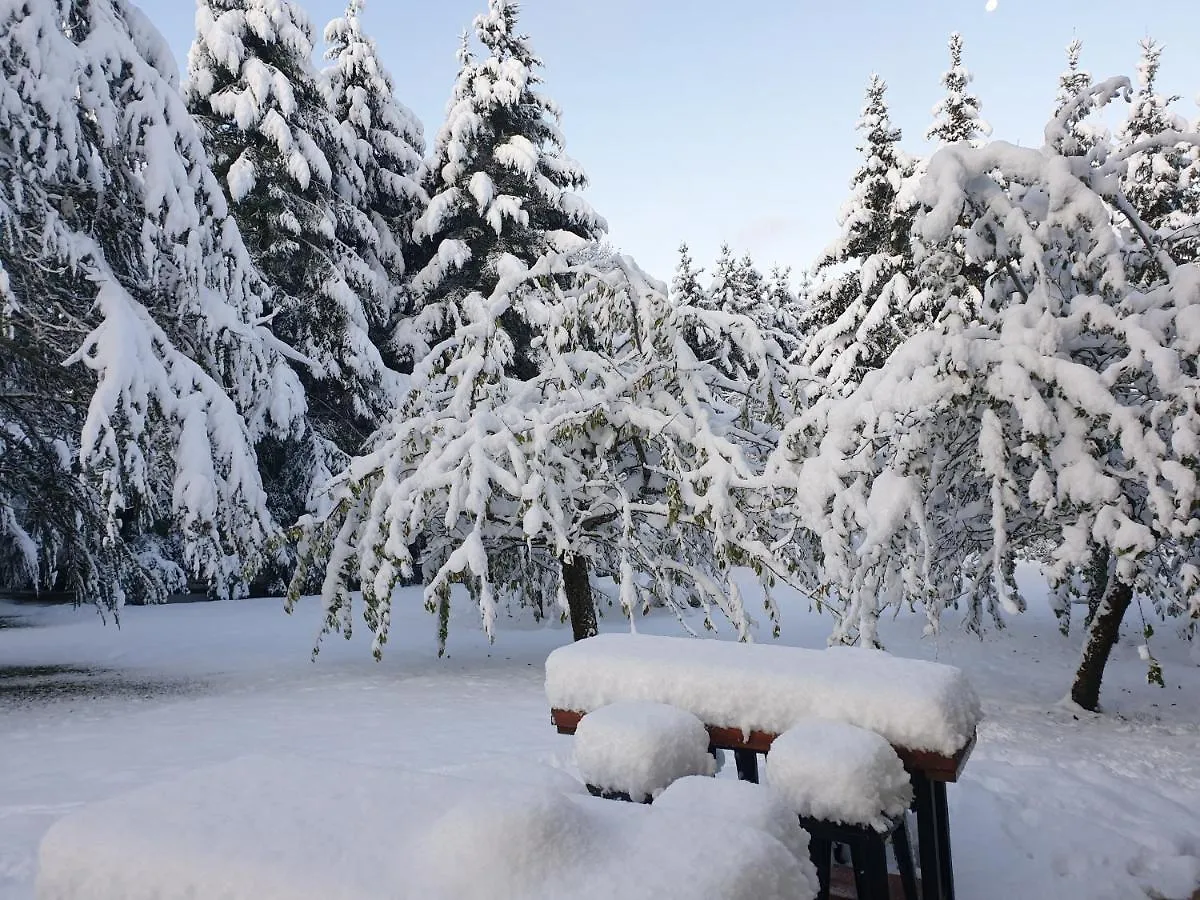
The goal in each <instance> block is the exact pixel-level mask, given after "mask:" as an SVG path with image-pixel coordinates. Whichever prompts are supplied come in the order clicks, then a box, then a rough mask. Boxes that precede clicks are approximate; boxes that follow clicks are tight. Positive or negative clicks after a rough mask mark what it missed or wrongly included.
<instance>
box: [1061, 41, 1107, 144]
mask: <svg viewBox="0 0 1200 900" xmlns="http://www.w3.org/2000/svg"><path fill="white" fill-rule="evenodd" d="M1082 52H1083V41H1081V40H1079V39H1078V38H1076V39H1075V40H1073V41H1071V43H1069V44H1068V45H1067V68H1066V69H1064V70H1063V72H1062V74H1061V75H1059V76H1058V93H1057V94H1056V95H1055V97H1054V115H1055V116H1058V114H1059V113H1061V112H1062V111H1063V110H1064V109H1066V108H1067V106H1068V105H1069V104H1070V103H1071V102H1072V101H1073V100H1074V99H1075V98H1076V97H1078V96H1079V95H1080V93H1082V92H1083V91H1084V90H1086V89H1087V88H1088V87H1090V86H1091V83H1092V76H1091V74H1090V73H1089V72H1088V71H1087V70H1086V69H1082V68H1080V65H1079V56H1080V54H1081V53H1082ZM1080 112H1081V117H1080V118H1079V119H1077V120H1076V121H1072V122H1070V123H1069V127H1067V128H1066V129H1065V130H1064V140H1068V141H1072V142H1074V143H1072V144H1071V145H1070V146H1068V147H1066V148H1064V152H1065V153H1066V154H1067V155H1078V154H1079V153H1080V152H1082V151H1084V150H1087V149H1090V148H1091V147H1093V146H1095V144H1096V142H1097V141H1099V140H1102V139H1103V136H1104V135H1103V129H1102V128H1097V127H1096V126H1093V125H1091V124H1089V123H1087V122H1086V121H1084V120H1083V116H1085V115H1086V114H1087V112H1088V110H1087V109H1083V110H1080Z"/></svg>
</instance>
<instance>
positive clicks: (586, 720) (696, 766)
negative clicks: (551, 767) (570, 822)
mask: <svg viewBox="0 0 1200 900" xmlns="http://www.w3.org/2000/svg"><path fill="white" fill-rule="evenodd" d="M575 765H576V766H577V767H578V768H579V774H580V775H582V776H583V780H584V781H586V782H587V783H588V784H590V785H595V786H596V787H598V788H600V789H601V790H604V791H623V792H624V793H626V794H628V795H629V799H630V800H633V801H634V802H636V803H640V802H642V801H644V800H647V799H649V798H651V797H656V796H657V795H658V794H659V793H660V792H661V791H662V790H663V789H664V788H665V787H666V786H667V785H669V784H670V783H671V782H672V781H675V780H676V779H678V778H683V777H684V776H686V775H712V774H713V773H714V772H715V771H716V766H717V764H716V760H715V759H713V756H712V754H711V753H709V752H708V731H707V729H705V727H704V723H703V722H701V721H700V720H699V719H697V718H696V717H695V716H693V715H692V714H691V713H689V712H684V711H683V710H682V709H676V708H675V707H673V706H668V705H666V704H665V703H640V702H634V703H613V704H611V705H609V706H602V707H600V708H599V709H596V710H593V711H592V712H590V713H588V714H587V715H586V716H584V717H583V718H582V719H581V720H580V721H579V727H578V729H577V730H576V732H575Z"/></svg>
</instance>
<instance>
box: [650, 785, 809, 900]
mask: <svg viewBox="0 0 1200 900" xmlns="http://www.w3.org/2000/svg"><path fill="white" fill-rule="evenodd" d="M654 808H655V809H659V810H663V809H665V810H669V811H671V812H679V813H684V814H686V815H689V816H712V817H714V818H717V819H720V820H722V821H725V822H740V823H741V824H743V825H749V826H750V827H751V828H757V829H758V830H759V831H765V832H766V833H767V834H769V835H771V837H773V838H775V839H776V840H777V841H779V842H780V843H781V844H783V845H784V846H785V847H787V848H788V849H789V850H791V851H792V854H793V855H794V856H795V857H796V859H798V860H800V862H801V865H803V866H804V867H805V869H806V870H808V871H809V872H810V874H811V875H812V878H813V879H814V880H813V889H814V890H816V885H817V882H816V880H815V879H816V877H817V872H816V869H813V868H812V860H811V859H810V858H809V853H808V832H807V831H805V830H804V829H803V828H801V827H800V820H799V819H797V818H796V813H795V812H794V811H793V810H792V808H791V806H789V805H788V804H787V803H786V802H785V801H784V799H783V798H782V797H781V796H780V795H779V794H777V793H776V792H775V791H773V790H771V789H770V788H768V787H766V786H764V785H761V784H755V783H754V782H752V781H738V780H736V779H733V778H701V777H698V776H695V775H689V776H688V777H687V778H680V779H679V780H678V781H676V782H675V783H674V784H672V785H671V786H670V787H668V788H667V789H666V790H665V791H663V792H662V793H661V794H660V795H659V796H658V798H657V799H656V800H655V801H654Z"/></svg>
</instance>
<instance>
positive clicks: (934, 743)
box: [546, 634, 981, 900]
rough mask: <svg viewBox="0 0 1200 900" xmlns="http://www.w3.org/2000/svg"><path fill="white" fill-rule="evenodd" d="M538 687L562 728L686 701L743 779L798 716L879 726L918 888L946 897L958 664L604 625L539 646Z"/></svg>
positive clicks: (965, 710) (933, 899) (956, 756)
mask: <svg viewBox="0 0 1200 900" xmlns="http://www.w3.org/2000/svg"><path fill="white" fill-rule="evenodd" d="M546 694H547V698H548V699H549V701H550V706H551V721H552V723H553V724H554V725H555V726H556V727H557V729H558V731H559V733H561V734H573V733H574V732H575V729H576V727H577V726H578V724H579V720H580V719H581V718H582V717H583V716H584V715H585V714H587V713H588V712H590V711H592V710H594V709H598V708H600V707H602V706H605V705H607V704H610V703H618V702H627V701H637V700H640V701H650V702H658V703H669V704H671V705H672V706H677V707H679V708H680V709H684V710H687V711H688V712H691V713H693V714H694V715H696V716H698V717H699V718H700V719H701V721H703V722H704V723H705V726H706V727H707V729H708V733H709V737H710V739H711V742H712V743H711V746H712V748H713V749H725V750H731V751H733V753H734V758H735V760H736V763H737V769H738V777H739V778H742V779H743V780H747V781H757V780H758V765H757V754H760V753H767V752H768V751H769V750H770V748H771V744H772V742H773V741H774V740H775V738H776V737H777V736H778V735H780V734H781V733H783V732H784V731H786V730H787V729H788V728H789V727H790V726H791V725H793V724H795V723H796V722H799V721H801V720H802V719H804V718H810V717H818V718H825V719H835V720H840V721H843V722H848V723H850V724H852V725H857V726H859V727H861V728H867V729H870V730H872V731H875V732H877V733H878V734H881V735H882V736H883V737H885V738H886V739H887V740H888V742H889V743H891V745H892V746H893V748H894V749H895V750H896V753H897V755H898V756H899V757H900V759H901V760H902V762H903V763H904V766H905V769H906V770H907V771H908V772H909V774H910V775H911V777H912V783H913V791H914V803H913V808H914V811H915V813H916V818H917V833H918V839H919V843H920V861H919V862H920V872H921V883H922V896H923V897H924V898H925V900H954V896H955V894H954V868H953V860H952V855H951V843H950V819H949V809H948V804H947V797H946V785H947V784H949V783H953V782H955V781H957V780H958V778H959V776H960V774H961V773H962V770H963V767H964V766H965V765H966V762H967V759H968V757H969V756H970V754H971V750H972V748H973V747H974V745H975V739H976V726H977V724H978V722H979V720H980V718H981V713H980V706H979V699H978V697H977V696H976V694H975V692H974V690H973V689H972V688H971V685H970V683H969V682H968V681H967V679H966V677H965V676H964V675H963V674H962V672H961V671H959V670H958V669H956V668H954V667H952V666H946V665H941V664H939V663H933V662H927V661H925V660H914V659H905V658H902V657H896V656H892V655H890V654H888V653H884V652H882V651H878V650H869V649H864V648H857V647H831V648H828V649H825V650H805V649H799V648H794V647H783V646H779V645H773V644H741V643H734V642H730V641H719V640H702V639H695V638H689V637H658V636H650V635H638V634H604V635H599V636H596V637H592V638H588V639H587V640H584V641H579V642H577V643H575V644H571V645H569V646H566V647H560V648H559V649H557V650H555V651H554V652H553V653H551V654H550V656H549V658H548V659H547V660H546Z"/></svg>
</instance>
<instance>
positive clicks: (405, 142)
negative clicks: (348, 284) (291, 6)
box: [322, 0, 429, 368]
mask: <svg viewBox="0 0 1200 900" xmlns="http://www.w3.org/2000/svg"><path fill="white" fill-rule="evenodd" d="M364 6H365V0H350V4H349V6H348V7H347V8H346V13H345V15H344V16H342V17H341V18H338V19H334V20H333V21H332V22H330V23H329V24H328V25H327V26H326V28H325V44H326V47H327V49H326V51H325V58H326V59H327V60H329V61H330V65H329V67H328V68H326V69H325V71H324V72H323V73H322V76H323V78H324V81H325V86H326V90H327V91H328V94H329V105H330V109H331V111H332V113H333V116H334V119H336V121H337V123H338V126H339V129H340V135H341V138H342V141H343V143H344V144H345V152H347V153H348V154H349V156H350V158H351V160H352V164H350V165H346V166H341V167H338V168H337V169H336V170H335V172H334V189H335V194H336V196H337V197H338V198H339V199H340V200H342V201H343V202H342V204H340V206H339V209H341V210H343V217H344V219H345V221H344V222H343V223H342V229H341V230H342V233H343V235H344V239H345V240H346V241H347V243H348V244H350V246H352V247H353V248H354V249H355V251H356V252H357V254H358V255H359V256H360V257H361V258H362V259H364V260H365V261H366V262H367V264H368V265H369V266H370V267H371V270H372V272H373V273H374V274H375V278H376V280H377V282H378V283H379V284H381V285H382V296H380V297H378V298H377V299H376V301H375V302H372V303H370V304H368V305H366V307H365V311H366V313H367V318H368V322H369V325H370V334H371V337H372V340H373V343H375V344H376V345H377V346H378V347H379V348H380V350H381V352H383V354H384V356H385V358H387V359H388V360H389V361H391V362H394V363H396V364H399V360H397V359H396V356H397V354H398V353H401V352H403V350H402V348H398V347H395V346H394V341H393V338H394V335H395V332H396V328H397V325H398V324H399V321H400V318H401V317H402V316H404V315H407V314H408V313H410V312H411V302H410V300H409V298H408V297H407V296H406V294H407V288H406V285H405V278H404V276H405V271H406V268H407V267H408V265H409V264H411V263H412V262H413V261H414V255H413V249H414V248H413V247H412V232H413V225H414V223H415V222H416V220H417V219H418V218H419V217H420V216H421V215H422V214H424V212H425V208H426V206H427V205H428V203H429V198H428V197H427V196H426V195H425V191H424V189H423V188H422V187H421V182H422V180H423V179H424V177H425V171H424V163H423V160H422V156H423V155H424V153H425V137H424V133H423V130H422V127H421V123H420V122H419V121H418V120H417V117H416V116H415V115H413V113H412V112H411V111H410V110H409V109H408V108H407V107H405V106H404V105H403V104H401V103H400V102H399V100H397V99H396V94H395V87H394V84H393V82H392V77H391V75H390V74H389V73H388V71H387V69H386V68H385V67H384V65H383V62H382V61H381V60H380V58H379V53H378V49H377V48H376V46H375V42H374V41H373V40H372V39H371V38H370V37H369V36H368V35H367V34H366V33H365V32H364V31H363V28H362V13H363V8H364ZM404 362H406V363H408V364H411V360H405V361H404ZM393 368H395V365H393Z"/></svg>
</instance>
